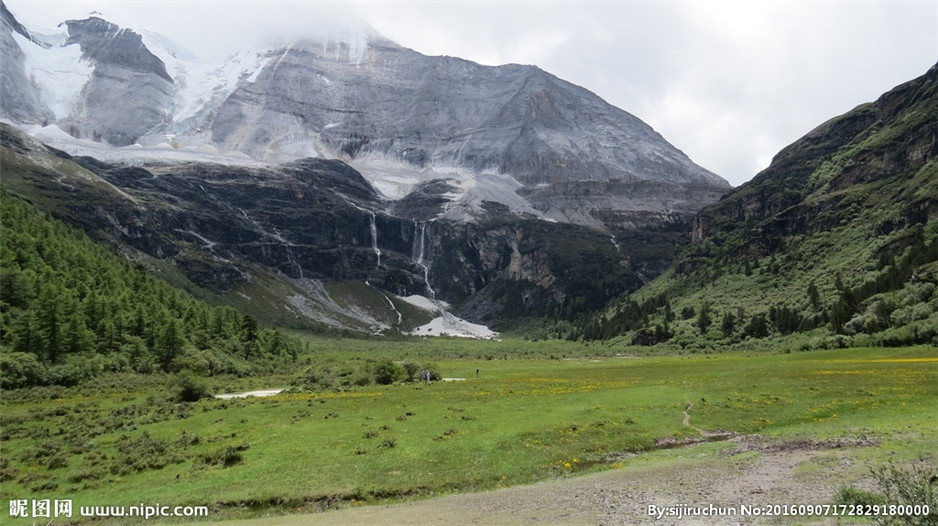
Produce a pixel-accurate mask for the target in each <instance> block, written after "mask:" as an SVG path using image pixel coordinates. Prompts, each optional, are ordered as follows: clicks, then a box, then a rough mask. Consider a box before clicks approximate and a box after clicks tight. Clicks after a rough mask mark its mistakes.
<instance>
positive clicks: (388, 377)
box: [374, 361, 407, 385]
mask: <svg viewBox="0 0 938 526" xmlns="http://www.w3.org/2000/svg"><path fill="white" fill-rule="evenodd" d="M374 375H375V383H377V384H380V385H390V384H393V383H396V382H403V381H404V380H406V379H407V371H406V370H405V369H404V368H403V367H401V366H400V365H397V364H396V363H394V362H391V361H384V362H381V363H379V364H378V365H376V366H375V369H374Z"/></svg>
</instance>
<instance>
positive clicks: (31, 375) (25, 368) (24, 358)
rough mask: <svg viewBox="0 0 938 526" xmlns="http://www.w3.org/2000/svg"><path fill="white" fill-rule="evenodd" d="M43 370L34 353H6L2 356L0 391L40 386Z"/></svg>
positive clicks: (0, 360) (0, 356)
mask: <svg viewBox="0 0 938 526" xmlns="http://www.w3.org/2000/svg"><path fill="white" fill-rule="evenodd" d="M43 369H44V367H43V366H42V365H41V364H40V363H39V359H38V358H37V357H36V355H35V354H33V353H25V352H11V353H8V352H4V353H2V354H0V389H17V388H19V387H27V386H30V385H40V384H41V383H43V382H42V378H43Z"/></svg>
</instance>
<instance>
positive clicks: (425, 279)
mask: <svg viewBox="0 0 938 526" xmlns="http://www.w3.org/2000/svg"><path fill="white" fill-rule="evenodd" d="M426 232H427V223H426V221H423V222H421V223H420V244H419V245H417V246H418V250H417V266H418V267H420V268H422V269H423V282H424V284H425V285H426V286H427V292H429V293H430V299H431V300H435V299H436V292H434V291H433V287H431V286H430V268H429V267H427V264H426V263H425V262H424V258H423V255H424V249H425V245H424V236H425V234H426ZM414 242H415V243H416V242H417V222H416V221H414Z"/></svg>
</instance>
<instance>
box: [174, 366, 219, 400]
mask: <svg viewBox="0 0 938 526" xmlns="http://www.w3.org/2000/svg"><path fill="white" fill-rule="evenodd" d="M170 385H171V388H172V391H173V398H174V399H175V400H176V401H177V402H197V401H199V400H201V399H203V398H210V397H211V396H212V388H211V387H210V386H209V384H208V381H207V380H205V379H203V378H198V377H195V376H192V375H189V374H185V373H182V374H177V375H176V376H174V377H173V379H172V381H171V382H170Z"/></svg>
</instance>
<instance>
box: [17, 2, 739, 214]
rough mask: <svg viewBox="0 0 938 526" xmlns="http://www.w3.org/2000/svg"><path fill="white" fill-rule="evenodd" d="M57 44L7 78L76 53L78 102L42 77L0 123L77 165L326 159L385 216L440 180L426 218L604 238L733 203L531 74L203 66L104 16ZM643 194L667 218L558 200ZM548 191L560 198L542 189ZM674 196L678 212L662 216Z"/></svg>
mask: <svg viewBox="0 0 938 526" xmlns="http://www.w3.org/2000/svg"><path fill="white" fill-rule="evenodd" d="M10 19H11V20H13V21H15V18H13V17H12V15H11V16H10ZM6 26H7V27H8V28H9V31H10V33H11V35H12V33H13V32H14V28H13V26H12V25H11V23H7V24H6ZM63 28H64V30H65V32H66V37H67V38H65V39H64V41H63V42H62V44H61V45H60V46H58V47H56V46H53V47H52V48H51V49H48V50H46V49H44V48H39V47H38V46H37V49H35V50H31V51H30V53H27V54H26V58H25V60H18V61H11V62H10V63H11V64H13V63H15V64H23V66H22V68H19V67H17V68H5V69H10V70H11V72H10V74H15V75H19V76H20V77H24V78H27V79H28V78H30V71H35V70H34V69H31V67H32V66H31V65H30V64H31V63H30V61H31V60H39V59H38V58H35V57H39V56H45V55H49V56H52V55H55V56H58V57H59V58H58V59H56V61H57V62H59V63H61V62H64V61H65V60H66V58H67V57H66V54H63V53H64V51H63V50H67V49H68V48H69V46H80V47H81V53H82V57H83V59H82V60H84V61H87V62H88V63H89V64H91V65H92V66H93V67H92V70H91V71H90V73H89V72H83V74H84V75H88V77H87V81H86V82H85V83H84V84H81V82H82V77H81V75H76V74H71V77H70V78H71V79H72V81H71V82H73V84H74V85H73V86H72V87H71V88H70V89H71V93H65V92H64V91H65V88H63V87H62V86H63V84H62V83H61V82H59V83H57V86H58V87H56V88H52V87H50V86H51V85H52V84H56V83H54V82H52V81H51V80H42V75H39V76H37V77H35V78H37V79H39V80H40V84H41V86H38V87H37V86H33V87H30V86H31V85H32V83H31V82H26V83H23V82H20V83H16V82H14V83H11V84H9V85H8V87H7V88H6V89H7V90H8V93H5V94H4V95H5V97H3V99H4V100H5V101H16V100H20V99H24V100H25V98H28V97H33V98H36V96H37V95H36V94H37V93H38V96H39V98H40V99H42V98H43V97H46V98H48V95H49V92H51V91H52V90H53V89H55V90H59V92H57V95H56V103H55V104H52V105H49V104H47V106H46V110H45V112H44V113H43V114H42V115H37V114H36V113H37V111H35V110H33V111H24V110H23V109H22V108H20V107H18V106H16V105H14V104H13V103H12V102H9V103H3V102H0V116H6V117H7V118H9V119H11V120H13V121H14V122H23V123H26V124H29V123H32V125H33V128H32V129H31V132H32V133H35V134H36V136H37V137H41V138H42V139H43V140H44V141H47V142H50V143H51V144H52V145H54V146H56V147H58V148H61V149H65V150H67V151H70V152H72V153H75V154H81V153H82V151H83V150H87V149H94V148H96V149H98V150H100V151H101V153H102V155H107V156H115V155H116V156H119V155H123V156H124V157H125V160H133V159H142V160H144V162H152V161H148V160H147V159H153V158H154V157H155V156H157V155H159V152H160V151H166V153H167V155H166V157H168V158H169V157H173V158H179V157H180V156H181V157H182V158H185V157H186V156H188V158H189V160H198V159H199V158H200V156H202V155H204V154H212V155H216V156H217V155H221V156H227V157H228V158H229V161H228V162H231V163H234V164H248V162H247V161H248V159H246V158H244V156H245V155H247V156H248V157H249V158H250V159H251V160H253V161H254V162H262V163H265V162H266V163H271V164H279V163H281V162H285V161H292V160H296V159H302V158H306V157H325V158H336V159H341V160H344V161H346V162H349V163H350V164H351V165H352V166H354V167H355V168H356V169H358V170H359V171H360V172H361V173H362V174H363V175H364V176H365V177H366V179H368V180H369V181H370V182H371V183H372V185H374V186H376V187H378V188H380V190H381V191H382V192H384V193H385V196H386V197H388V198H389V199H391V200H399V199H402V198H404V197H406V196H407V194H409V193H410V192H412V191H414V190H415V189H417V188H418V187H419V186H420V185H422V184H425V183H428V182H431V181H434V180H440V179H444V180H445V179H451V180H453V181H455V182H456V183H457V184H455V185H452V188H451V189H450V191H449V192H445V193H442V194H438V195H437V197H436V198H435V201H436V204H435V205H433V207H432V209H433V210H435V212H434V215H435V217H439V218H444V217H445V218H448V219H454V220H464V221H472V220H475V218H476V217H477V216H480V215H484V213H485V212H484V207H483V201H496V202H500V203H501V204H503V205H505V206H507V207H508V208H509V209H510V210H514V211H516V212H517V213H518V214H520V215H531V214H533V215H535V216H537V217H540V218H541V219H545V220H551V221H561V222H572V223H577V224H584V225H588V226H590V227H592V228H596V229H599V230H601V231H606V232H611V231H615V230H617V229H621V228H632V227H635V226H636V225H641V226H647V225H654V224H661V223H667V222H670V221H673V220H674V218H675V217H676V216H680V220H681V221H689V220H690V218H691V217H692V216H693V213H694V212H696V210H697V209H699V208H700V207H701V206H703V205H704V204H707V203H710V202H713V201H715V200H716V199H717V198H718V197H719V196H720V195H722V193H724V192H725V191H727V190H728V189H729V188H730V186H729V184H728V183H726V181H724V180H723V179H721V178H719V177H718V176H716V175H714V174H712V173H711V172H709V171H707V170H705V169H703V168H700V167H699V166H697V165H695V164H693V162H692V161H690V159H688V158H687V156H686V155H685V154H683V152H681V151H680V150H678V149H677V148H675V147H673V146H672V145H670V144H668V143H667V141H665V140H664V138H662V137H661V136H660V134H658V133H657V132H655V131H654V130H653V129H651V127H649V126H648V125H646V124H645V123H643V122H641V121H640V120H639V119H637V118H636V117H634V116H633V115H631V114H629V113H627V112H626V111H624V110H621V109H618V108H615V107H613V106H611V105H609V104H608V103H606V102H605V101H603V100H602V99H601V98H599V97H598V96H596V95H595V94H594V93H592V92H590V91H588V90H587V89H584V88H581V87H578V86H575V85H573V84H570V83H568V82H565V81H563V80H561V79H559V78H557V77H555V76H553V75H551V74H549V73H547V72H545V71H543V70H540V69H539V68H537V67H535V66H523V65H517V64H508V65H503V66H482V65H479V64H476V63H473V62H470V61H467V60H464V59H458V58H453V57H430V56H426V55H423V54H421V53H419V52H416V51H414V50H410V49H407V48H404V47H401V46H399V45H397V44H395V43H393V42H391V41H390V40H387V39H385V38H383V37H380V36H378V35H377V34H373V33H362V34H361V35H358V36H357V37H354V35H353V37H354V38H353V37H349V38H348V39H347V40H345V41H343V40H323V41H315V40H314V39H312V38H307V39H301V40H297V41H294V42H291V43H290V44H286V45H284V46H282V47H276V48H269V49H266V50H259V51H254V52H246V53H245V52H243V53H240V54H236V55H234V56H232V57H231V58H230V59H229V60H228V61H227V63H224V64H221V63H215V64H206V63H200V62H197V61H195V60H193V59H192V58H191V57H189V56H188V54H187V53H186V52H184V51H182V50H181V49H179V48H176V47H173V46H171V44H170V43H169V42H168V41H167V40H166V39H164V38H162V37H159V36H158V35H151V34H149V33H147V32H145V31H143V32H141V33H138V32H136V31H134V30H132V29H126V28H119V27H118V26H116V25H114V24H111V23H110V22H107V21H105V20H104V19H102V18H100V17H91V18H88V19H85V20H69V21H66V22H65V23H64V26H63ZM141 35H142V36H141ZM4 38H6V35H5V36H4ZM10 38H11V39H12V40H13V42H12V43H10V45H9V46H7V47H9V50H8V51H7V52H6V53H7V56H9V57H11V58H14V57H13V55H14V54H15V53H16V48H20V51H22V48H24V47H29V46H32V45H34V44H33V43H32V42H31V41H29V40H18V41H17V40H16V39H15V38H12V37H10ZM148 46H149V47H148ZM150 47H153V48H154V49H150ZM4 49H6V48H4ZM34 56H35V57H34ZM42 60H47V59H45V58H43V59H42ZM50 62H51V60H50ZM54 67H66V66H64V65H56V66H54ZM54 67H53V69H54ZM68 67H70V68H74V67H76V66H71V65H69V66H68ZM45 69H46V70H48V69H50V68H49V67H45ZM9 86H16V87H15V88H14V87H9ZM11 95H15V96H11ZM59 99H62V100H59ZM20 106H22V104H20ZM27 106H28V104H27ZM49 108H53V109H51V110H50V109H49ZM27 109H28V108H27ZM50 113H51V115H50ZM24 115H28V117H25V116H24ZM47 124H48V125H50V126H55V125H58V126H59V127H60V128H62V129H63V130H64V131H65V132H66V133H67V134H69V135H71V136H72V138H73V139H75V140H73V139H67V138H65V137H64V136H62V135H61V134H55V133H51V132H49V131H48V130H47V129H45V128H46V126H44V125H47ZM40 125H43V126H40ZM137 144H139V145H141V146H143V148H139V147H136V145H137ZM107 145H110V146H111V147H108V146H107ZM131 145H133V146H134V148H126V147H127V146H131ZM114 146H116V147H118V148H116V152H115V148H113V147H114ZM120 147H124V148H120ZM148 152H149V153H148ZM140 155H144V157H140ZM493 176H496V177H493ZM642 181H655V182H668V183H670V184H671V185H672V187H671V188H672V189H674V190H675V192H667V191H664V192H660V193H658V194H657V195H656V199H654V200H653V201H654V202H656V203H660V204H659V205H656V206H655V207H654V208H653V209H649V208H651V207H648V206H645V207H642V208H636V207H635V204H634V202H633V201H631V200H629V199H618V200H617V199H610V200H607V201H606V202H605V203H604V204H603V205H602V206H599V205H596V204H594V203H591V202H590V201H589V200H588V199H576V198H571V197H570V192H569V191H568V190H569V187H570V185H575V186H582V187H583V192H582V193H589V192H593V193H599V192H600V191H602V192H603V193H606V194H608V193H609V192H610V191H612V192H614V193H621V191H622V190H623V189H624V187H625V186H627V185H629V184H631V183H635V182H642ZM605 183H613V184H612V185H611V186H603V184H605ZM555 184H557V185H565V186H564V188H562V189H559V190H556V191H553V190H552V186H553V185H555ZM671 193H675V194H680V195H681V196H682V197H681V198H680V199H676V200H672V199H671V198H670V195H671ZM575 195H576V193H575V192H574V196H575ZM561 197H562V199H561ZM425 208H426V207H425ZM430 211H431V209H430V208H426V209H425V211H424V214H425V215H426V214H429V213H430Z"/></svg>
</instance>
